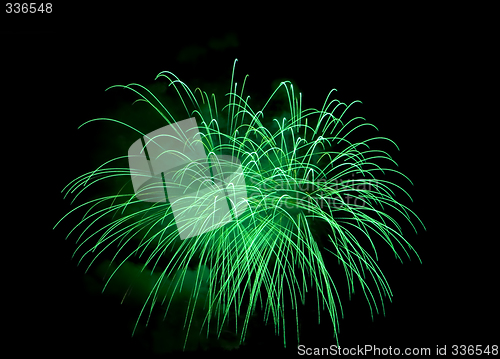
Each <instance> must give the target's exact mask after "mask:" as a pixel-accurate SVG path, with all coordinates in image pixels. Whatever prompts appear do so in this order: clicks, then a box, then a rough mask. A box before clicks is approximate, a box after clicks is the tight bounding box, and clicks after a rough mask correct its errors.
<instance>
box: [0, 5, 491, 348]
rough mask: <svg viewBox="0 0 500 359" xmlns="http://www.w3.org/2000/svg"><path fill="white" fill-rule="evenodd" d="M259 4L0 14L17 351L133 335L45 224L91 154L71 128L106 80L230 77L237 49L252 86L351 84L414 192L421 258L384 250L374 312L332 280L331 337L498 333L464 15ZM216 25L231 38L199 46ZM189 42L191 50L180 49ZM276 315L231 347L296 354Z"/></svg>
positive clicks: (347, 91) (386, 342) (117, 343)
mask: <svg viewBox="0 0 500 359" xmlns="http://www.w3.org/2000/svg"><path fill="white" fill-rule="evenodd" d="M55 5H57V4H55ZM261 10H262V11H261ZM261 10H258V11H255V13H250V12H247V11H243V10H238V9H236V8H230V9H229V10H227V11H217V10H215V9H210V8H209V9H199V8H197V7H196V6H194V5H193V8H192V9H189V10H174V9H162V8H154V7H147V6H146V5H141V6H138V8H135V7H134V8H132V7H130V8H120V9H117V8H109V9H108V8H107V9H104V8H99V9H98V8H92V9H90V8H89V7H88V6H86V7H85V8H83V4H82V6H76V5H72V6H70V5H64V6H60V7H58V6H55V7H54V14H53V16H48V15H49V14H45V15H47V16H38V17H35V16H34V15H29V16H32V17H31V18H28V16H26V17H25V18H22V14H18V15H17V18H13V17H12V16H11V17H8V18H7V20H6V21H3V26H4V31H3V32H2V48H3V50H2V53H3V54H2V63H3V65H2V72H3V76H4V84H3V87H4V92H3V96H2V103H3V106H5V108H6V111H5V117H4V118H3V121H2V122H3V123H4V126H5V132H4V140H5V141H6V142H7V143H8V144H9V145H8V146H9V148H7V147H6V148H5V152H4V153H5V158H6V162H5V163H6V164H7V168H6V169H5V170H4V171H5V172H4V173H6V174H7V181H6V185H4V191H5V193H6V194H7V196H5V198H6V200H7V199H8V200H7V201H8V202H7V203H6V208H7V213H8V218H10V216H11V215H12V220H11V219H8V220H7V221H6V224H5V228H4V236H5V237H6V238H7V239H8V240H7V242H8V243H9V247H8V248H9V249H8V250H7V249H6V250H5V252H4V257H5V259H6V260H7V262H6V263H10V264H9V265H8V269H7V270H6V272H5V273H6V278H8V279H11V280H8V281H7V283H8V285H9V288H8V289H7V290H6V292H7V295H8V296H11V297H12V299H13V303H14V304H15V306H14V307H13V308H15V309H12V311H13V312H15V313H14V317H15V322H14V323H13V324H12V328H13V330H12V331H11V332H12V333H13V334H14V335H15V336H16V337H17V338H19V339H21V341H19V342H16V343H19V344H17V350H18V351H19V352H24V351H30V352H35V353H38V354H42V353H47V354H49V355H50V354H57V353H60V354H61V353H62V354H67V355H70V356H73V355H76V354H78V353H83V352H84V353H88V354H93V353H104V352H106V353H110V354H117V355H118V354H125V353H132V352H134V351H135V350H138V349H137V343H136V342H134V341H133V340H131V339H130V332H129V331H128V328H123V327H122V323H121V322H120V317H121V316H122V315H127V314H129V315H130V313H124V311H123V310H122V309H120V308H119V307H118V308H116V305H115V303H111V302H109V303H108V302H107V299H105V298H102V300H100V299H99V298H96V297H94V296H90V295H88V294H87V293H86V291H85V289H84V285H83V281H84V275H83V273H82V270H81V269H80V268H77V267H76V262H75V261H74V260H71V259H70V257H69V256H70V253H71V251H72V249H73V247H72V243H69V242H64V239H63V238H64V236H63V235H62V234H61V233H62V232H57V231H52V227H53V225H54V224H55V222H56V221H57V220H58V219H59V218H60V217H61V216H62V215H63V214H64V213H65V212H66V211H67V206H66V205H67V203H65V202H63V201H62V198H61V195H60V190H61V188H62V187H63V186H64V185H65V184H66V183H67V182H68V181H69V180H71V179H72V178H73V177H74V176H75V175H78V174H80V173H79V167H78V166H79V163H82V162H84V161H86V159H85V158H86V157H85V156H86V151H88V146H89V139H88V137H85V136H83V135H81V134H80V133H79V132H78V131H77V129H76V128H77V126H78V125H80V124H81V123H83V122H84V121H86V120H89V119H91V118H93V117H96V116H99V115H100V114H99V113H96V111H97V109H99V108H100V106H101V104H102V103H105V102H106V101H107V100H108V98H107V97H106V93H104V89H105V88H106V87H108V86H110V85H114V84H126V83H129V82H137V83H149V82H151V81H152V80H153V79H154V76H156V74H157V73H159V72H160V71H163V70H169V71H172V72H174V73H175V74H176V75H178V76H179V77H180V78H181V79H185V81H186V82H188V83H189V80H190V79H192V81H195V80H196V79H204V81H206V82H214V81H220V80H221V79H222V80H224V81H227V85H229V79H230V75H231V69H232V66H233V62H234V59H235V58H238V65H237V70H236V73H237V75H240V76H243V75H245V74H249V75H250V77H249V80H248V89H249V90H248V92H249V93H251V92H252V91H254V92H256V93H258V95H257V96H262V97H266V96H268V95H270V92H271V89H272V86H271V84H272V81H274V80H276V79H287V78H290V79H293V80H294V81H295V82H296V83H297V84H298V85H299V87H300V90H301V91H302V92H303V95H304V101H305V102H307V104H308V106H316V107H317V106H321V105H322V104H323V100H324V98H325V96H326V94H327V93H328V91H329V90H330V89H331V88H336V89H337V90H338V98H340V99H342V100H343V101H345V102H350V101H353V100H356V99H359V100H361V101H362V102H363V105H362V106H361V107H360V108H358V110H359V111H360V112H361V113H362V115H363V117H365V118H367V119H368V121H370V122H372V123H374V124H376V125H377V127H378V128H379V130H380V132H381V134H383V135H384V136H386V137H389V138H391V139H393V140H394V141H395V142H396V143H397V144H398V145H399V146H400V152H399V153H395V159H396V161H397V162H398V163H399V164H400V170H401V171H402V172H403V173H405V174H406V175H408V176H409V177H410V178H411V179H412V181H413V182H414V185H415V186H414V187H411V186H408V187H407V188H409V192H410V194H411V195H412V197H413V198H414V203H413V204H412V205H411V208H412V209H413V210H414V211H415V212H416V213H417V214H418V215H419V216H420V218H421V219H422V221H423V222H424V224H425V225H426V227H427V231H423V230H420V231H419V234H418V235H414V234H412V233H411V231H408V237H407V239H408V241H409V242H410V243H411V244H412V245H413V246H414V247H415V249H416V250H417V252H418V253H419V255H420V257H421V259H422V262H423V263H422V264H419V263H418V262H417V261H416V258H415V257H414V256H413V257H412V261H408V260H407V259H406V260H405V261H404V262H405V263H404V264H403V265H401V264H400V263H398V262H397V261H396V260H395V259H394V258H387V259H385V261H384V263H383V265H382V269H383V270H384V273H385V274H386V277H387V279H388V281H389V283H390V285H391V288H392V290H393V294H394V298H393V302H392V303H388V302H386V315H385V317H384V316H383V315H380V314H379V315H376V316H375V318H374V321H372V320H371V318H370V314H369V310H368V306H367V304H366V301H365V299H364V296H363V295H362V294H361V293H358V294H357V295H356V296H354V298H353V299H352V301H349V300H347V299H346V298H343V300H342V303H343V305H344V315H345V318H344V319H341V320H340V333H339V340H340V344H341V346H347V347H353V346H356V345H361V346H363V345H365V344H372V345H379V346H380V347H388V346H392V347H393V348H394V347H399V348H404V347H430V348H431V349H432V350H435V348H436V345H439V346H443V345H448V351H451V345H453V344H457V345H462V344H464V345H479V344H481V345H483V346H486V345H488V344H489V345H491V344H498V329H497V328H498V307H497V304H498V295H497V294H496V290H495V288H496V287H497V285H498V283H497V282H498V280H497V277H498V269H497V266H496V260H495V258H496V257H497V255H496V254H495V246H494V242H495V241H496V240H497V239H498V234H495V232H488V231H487V230H486V228H487V227H488V225H490V224H491V221H490V218H491V217H493V216H492V214H494V213H495V211H493V210H491V209H488V208H487V207H486V206H485V205H483V204H482V202H481V201H482V200H483V199H484V196H488V192H483V190H484V189H485V186H486V187H487V185H485V183H486V182H487V180H486V178H487V177H486V176H488V175H492V172H491V171H489V170H487V168H489V167H488V166H483V165H482V164H481V162H480V160H481V159H482V158H484V157H485V155H486V154H487V153H490V154H495V153H496V152H489V151H490V150H489V149H486V148H484V147H480V145H482V141H476V140H477V139H478V138H477V137H476V135H477V133H478V132H484V131H486V132H488V130H491V127H490V126H489V123H488V122H487V121H488V118H484V117H479V116H477V111H475V109H474V106H470V103H471V101H472V100H471V93H473V92H474V89H475V88H477V87H474V86H471V85H469V82H468V81H469V79H470V77H473V76H476V75H472V73H473V72H474V71H479V70H480V67H478V66H477V65H475V64H474V65H473V64H471V63H469V62H468V61H467V59H468V58H469V57H467V56H468V55H466V54H468V53H469V52H470V50H471V49H475V47H476V42H475V41H474V40H472V41H471V40H470V39H468V36H467V35H469V32H468V30H467V29H465V30H464V25H463V24H462V23H460V21H454V20H453V16H452V14H450V13H449V12H447V11H445V10H443V11H439V12H438V11H433V12H431V13H424V12H418V11H417V10H415V9H395V11H397V13H398V16H394V12H393V13H392V15H391V14H389V12H387V11H386V10H387V9H380V8H377V9H365V11H363V14H362V15H361V14H360V13H359V11H360V9H357V11H340V10H339V9H334V8H328V9H320V8H317V9H313V10H312V11H307V12H302V11H301V9H297V11H294V12H293V13H289V12H286V11H283V12H281V11H277V12H276V13H274V12H273V14H272V15H270V14H269V12H267V11H266V10H265V9H261ZM393 10H394V9H393ZM213 13H216V14H217V15H213ZM266 14H267V15H266ZM228 36H229V38H233V39H236V41H237V46H234V47H231V46H228V47H225V48H222V49H217V48H211V47H210V46H209V44H210V43H212V44H213V41H214V39H215V40H217V39H219V40H222V39H227V38H228ZM211 41H212V42H211ZM189 48H190V49H194V50H193V51H192V52H188V54H191V55H189V56H188V55H185V57H182V54H186V49H189ZM186 56H187V57H186ZM476 108H477V107H476ZM485 121H486V122H485ZM478 122H480V123H478ZM13 146H18V147H17V148H22V149H23V151H22V152H20V151H17V152H16V151H14V150H13V148H14V147H13ZM19 146H20V147H19ZM24 149H25V150H24ZM21 154H22V155H21ZM492 163H493V162H492ZM484 171H485V172H486V173H483V172H484ZM20 178H21V179H22V180H21V181H20V180H19V179H20ZM19 184H22V185H21V186H19ZM496 212H497V211H496ZM10 226H15V228H14V229H13V230H12V232H9V231H8V228H9V227H10ZM8 233H12V234H8ZM9 238H10V239H9ZM10 244H13V245H14V249H10ZM6 248H7V247H6ZM325 319H326V317H325ZM325 321H326V320H325ZM314 322H315V318H314V320H308V319H305V320H304V322H303V324H302V325H303V326H304V327H305V328H306V329H305V330H304V344H306V345H308V346H322V347H325V346H329V345H331V344H334V341H333V339H332V338H331V336H330V335H331V333H330V332H329V330H330V329H329V327H328V325H327V323H323V324H322V325H319V326H318V325H316V324H315V323H314ZM271 329H272V328H269V329H268V330H267V331H263V332H262V334H261V337H260V338H253V339H252V340H253V341H252V342H251V343H249V344H247V345H245V346H242V347H240V349H238V350H236V351H235V352H232V353H231V355H233V354H234V355H245V354H246V353H252V354H259V355H260V353H262V352H263V351H264V350H265V351H273V352H274V351H276V352H277V353H283V354H285V355H286V356H287V357H288V356H290V357H293V356H295V355H296V354H297V349H296V347H295V346H292V347H288V348H287V349H283V348H282V347H283V345H282V340H281V338H280V337H274V336H273V334H272V330H271ZM138 354H142V355H147V354H148V353H147V352H138ZM218 354H224V353H218ZM179 355H180V354H179ZM185 355H188V354H185Z"/></svg>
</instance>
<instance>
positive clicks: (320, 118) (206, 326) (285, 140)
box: [56, 62, 421, 346]
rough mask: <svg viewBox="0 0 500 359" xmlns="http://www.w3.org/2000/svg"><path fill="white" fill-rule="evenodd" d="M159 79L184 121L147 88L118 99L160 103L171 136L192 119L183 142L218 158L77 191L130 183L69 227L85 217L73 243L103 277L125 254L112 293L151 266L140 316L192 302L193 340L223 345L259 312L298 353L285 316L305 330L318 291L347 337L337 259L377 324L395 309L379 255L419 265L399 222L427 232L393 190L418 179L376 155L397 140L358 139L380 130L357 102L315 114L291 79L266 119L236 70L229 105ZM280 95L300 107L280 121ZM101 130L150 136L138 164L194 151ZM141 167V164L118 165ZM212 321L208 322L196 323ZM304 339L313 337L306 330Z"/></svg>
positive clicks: (127, 172) (331, 103)
mask: <svg viewBox="0 0 500 359" xmlns="http://www.w3.org/2000/svg"><path fill="white" fill-rule="evenodd" d="M235 64H236V62H235ZM157 79H158V80H162V81H166V83H167V84H168V89H169V90H173V91H174V93H175V94H176V97H177V98H178V100H179V104H181V106H182V108H183V111H185V112H184V114H183V115H181V116H183V117H179V114H176V115H174V114H173V113H172V111H171V110H170V109H169V108H168V106H166V105H165V104H164V103H163V102H162V101H160V100H159V98H158V97H157V96H156V95H155V94H154V93H153V92H151V91H150V90H148V89H147V88H146V87H143V86H141V85H139V84H129V85H126V86H123V85H117V86H112V88H123V89H127V90H130V91H132V92H133V93H135V94H136V95H137V96H138V100H137V101H139V102H145V103H147V104H148V106H151V107H152V108H153V109H154V110H155V112H157V113H158V114H159V115H160V116H161V117H162V118H163V120H164V123H158V127H161V126H171V128H175V126H176V124H179V123H180V122H181V121H186V119H190V121H191V122H189V123H190V124H191V125H190V127H189V128H188V129H187V131H186V129H185V128H184V132H183V134H182V136H185V137H182V142H183V143H184V144H185V146H187V147H193V146H198V148H199V145H200V144H201V145H202V149H203V150H204V152H203V153H205V154H206V160H203V161H201V162H200V161H195V160H189V161H187V163H186V158H184V163H185V165H183V166H171V168H173V169H172V170H171V171H170V173H169V174H167V173H164V172H162V173H161V174H160V175H159V176H158V177H157V178H156V180H155V181H152V182H150V183H149V184H147V185H145V186H142V187H141V186H136V185H135V184H134V178H135V179H138V178H139V179H140V178H141V177H142V178H144V181H145V180H146V179H147V178H146V177H147V174H145V173H144V172H141V171H139V170H136V169H135V168H134V166H131V165H130V164H132V161H133V160H132V159H131V158H132V157H133V156H131V155H130V154H129V155H128V156H127V154H123V156H120V157H118V158H111V159H110V160H109V161H106V162H105V163H104V164H103V165H102V166H100V167H98V168H97V169H95V170H93V171H91V172H88V173H85V174H83V175H81V176H80V177H78V178H76V179H74V180H73V181H72V182H71V183H69V184H68V185H67V186H66V187H65V188H64V190H63V193H64V194H65V197H66V196H73V202H74V201H75V200H77V199H78V198H79V197H80V195H81V194H82V193H83V192H84V191H86V190H87V189H88V188H89V187H94V186H99V185H100V184H103V183H104V182H105V181H116V180H117V179H118V180H119V181H121V182H120V183H122V186H121V188H120V189H119V190H117V191H115V192H114V193H110V194H109V195H103V196H98V197H97V198H93V199H91V200H89V201H84V203H82V204H79V205H78V206H76V207H75V208H74V209H73V210H71V211H70V212H69V213H68V214H67V215H66V216H64V217H63V219H65V218H66V217H71V216H75V217H77V218H78V221H77V224H76V225H75V226H74V228H73V229H72V230H71V231H70V233H69V234H68V237H69V236H70V235H71V236H75V237H76V238H77V239H76V242H77V249H76V251H75V254H78V255H79V258H80V261H82V260H83V259H84V258H90V260H89V267H90V266H92V265H95V263H96V260H97V258H99V257H100V256H104V255H105V253H106V254H109V253H111V257H110V260H109V261H108V262H106V263H107V268H108V270H107V273H108V274H107V276H106V277H107V283H106V285H105V288H104V290H105V289H106V286H107V285H108V283H109V282H110V281H111V280H112V278H113V277H114V276H115V275H116V273H118V272H119V271H120V268H121V269H123V268H126V267H127V265H129V264H128V263H129V261H131V260H132V259H134V258H141V261H142V262H141V263H142V267H141V272H143V273H146V274H147V275H145V276H144V275H143V276H141V278H142V279H141V281H148V283H149V284H148V287H147V288H149V289H148V294H147V296H146V297H145V298H143V299H144V301H143V304H142V310H141V311H140V313H139V315H138V317H139V318H141V317H143V318H144V317H146V318H150V317H151V316H152V315H153V313H154V312H153V308H154V307H155V306H157V307H160V308H162V311H163V315H164V316H165V318H168V317H169V315H172V314H170V313H171V312H172V306H173V304H172V303H174V302H176V300H178V297H179V295H180V294H179V293H184V297H183V298H184V299H183V300H184V302H185V319H184V326H185V330H186V339H185V340H186V342H187V340H188V337H189V336H192V335H195V336H203V335H205V336H208V335H217V336H220V335H221V334H222V333H223V332H224V331H227V330H231V331H233V332H234V334H235V335H237V337H238V340H239V341H240V342H243V341H244V340H245V336H246V331H247V328H248V325H249V322H250V320H251V319H252V317H253V314H254V312H255V310H256V308H258V307H259V308H263V313H264V317H265V320H266V321H268V320H269V321H271V322H272V323H274V326H275V330H276V332H277V333H280V334H281V335H282V336H283V340H284V345H285V346H286V333H285V332H284V329H285V311H286V310H290V309H291V310H293V311H295V313H296V314H297V315H296V318H297V319H296V321H297V327H298V307H299V305H300V304H304V302H305V301H306V297H307V292H308V291H311V289H312V290H313V291H314V292H315V293H316V295H315V297H316V298H317V300H318V309H320V308H322V309H324V310H325V312H326V313H327V315H328V316H329V318H330V320H331V323H332V325H333V330H334V333H336V332H337V329H338V323H339V321H338V320H339V317H341V316H342V307H341V304H340V299H341V298H340V297H339V294H338V291H337V286H338V285H339V283H335V282H334V280H333V278H332V275H331V268H327V266H326V265H325V260H324V256H332V258H335V262H336V263H338V265H339V266H338V270H341V271H343V272H345V276H346V278H347V283H348V288H349V293H351V292H354V286H355V285H356V286H360V287H361V289H362V291H363V293H364V295H365V297H366V299H367V301H368V303H369V306H370V310H372V313H373V312H378V311H379V306H381V307H382V308H383V300H384V297H388V298H389V299H390V298H391V296H392V293H391V290H390V287H389V284H388V283H387V281H386V279H385V277H384V275H383V273H382V272H381V270H380V269H379V267H378V265H377V261H378V258H377V249H376V246H378V245H380V244H383V243H384V242H385V244H386V245H388V246H389V247H390V248H391V249H392V250H393V251H394V253H395V255H396V257H397V258H400V257H399V254H398V253H399V252H400V251H403V252H404V253H405V254H406V255H407V256H409V254H410V252H414V250H413V248H412V247H411V245H410V244H408V243H407V242H406V240H405V239H404V237H403V233H402V228H401V226H400V224H398V221H397V220H396V218H395V217H398V218H401V219H404V220H405V221H408V222H409V223H410V224H412V223H413V222H415V221H416V222H419V223H420V224H421V222H420V220H419V219H418V217H417V216H416V215H415V214H414V213H413V212H412V211H411V210H410V209H409V208H407V207H406V206H405V205H403V204H402V203H400V202H398V201H397V200H396V199H395V191H401V192H403V193H405V194H407V193H406V192H405V191H404V189H403V188H402V187H401V186H399V185H397V184H396V183H394V182H391V181H389V180H386V179H384V178H385V174H387V173H389V172H393V173H396V174H397V175H399V176H402V178H406V177H405V176H404V175H403V174H401V173H400V172H398V171H397V170H395V169H394V167H395V166H396V164H395V162H394V160H393V159H392V158H391V156H390V155H389V153H387V152H386V151H382V150H377V149H376V145H377V143H380V142H387V143H390V144H391V145H394V148H395V149H397V146H396V145H395V144H394V143H393V142H392V141H391V140H389V139H387V138H383V137H370V138H367V139H366V140H362V141H358V140H352V139H351V138H355V137H356V136H355V134H356V133H359V132H360V131H361V129H362V128H375V126H374V125H372V124H369V123H367V122H366V121H365V120H364V119H363V118H361V117H355V118H347V115H346V113H347V111H348V109H349V108H350V107H351V106H352V105H353V104H354V103H356V102H357V101H355V102H353V103H351V104H349V105H347V104H345V103H342V102H340V101H338V100H336V99H333V98H332V95H333V94H334V93H335V92H334V91H333V90H332V91H331V92H330V93H329V94H328V96H327V97H326V100H325V102H324V104H323V106H322V107H321V109H303V108H302V95H301V94H298V93H296V92H295V90H294V87H293V85H292V84H291V83H290V82H282V83H281V84H280V85H279V86H278V87H277V88H276V90H275V91H274V93H273V94H272V95H271V96H270V98H269V100H268V101H267V102H266V103H265V104H264V106H262V107H261V108H260V109H259V110H258V111H257V110H254V109H253V108H252V107H251V106H250V98H249V97H246V95H245V94H244V88H245V82H246V78H245V81H243V85H242V86H241V89H239V88H238V84H237V83H236V82H235V81H234V67H233V77H232V79H231V84H230V91H229V93H227V94H226V97H225V99H226V100H227V103H226V104H224V105H223V106H221V107H219V106H220V104H219V103H218V102H217V101H218V100H217V99H216V96H215V95H213V94H212V95H209V94H207V93H206V92H204V91H202V90H200V89H196V90H195V91H191V90H190V89H189V87H188V86H187V85H186V84H184V83H183V82H182V81H180V80H179V79H178V78H177V77H176V76H175V75H174V74H172V73H171V72H161V73H160V74H159V75H158V76H157ZM279 93H280V94H282V95H283V96H284V98H285V99H286V102H285V103H286V108H284V109H283V110H282V111H281V113H280V114H278V115H277V116H276V117H274V116H272V115H273V114H269V113H268V111H267V110H268V109H269V108H270V104H271V103H272V102H273V101H274V100H275V99H276V96H277V94H279ZM95 121H111V122H114V123H117V124H119V125H121V126H126V127H127V128H129V129H131V130H132V131H134V132H135V133H136V134H137V136H140V137H141V139H144V140H142V142H140V141H139V142H138V146H139V148H140V152H139V154H138V157H139V158H142V157H144V158H146V160H147V161H149V163H166V162H168V161H172V158H175V156H176V155H177V157H182V153H185V151H184V152H183V151H180V150H179V149H178V148H177V149H175V150H173V149H169V148H165V149H164V151H160V152H159V153H157V154H156V155H153V154H152V153H147V152H148V151H147V150H148V149H150V148H151V147H148V144H149V143H153V142H155V141H156V142H158V143H159V141H158V139H159V137H158V136H151V135H150V134H146V133H143V132H141V129H140V128H139V126H132V125H130V124H128V123H125V122H122V121H120V120H118V119H110V118H96V119H93V120H90V121H88V122H86V123H84V124H83V125H82V126H84V125H88V124H89V123H92V122H95ZM184 123H187V122H184ZM178 132H179V133H180V132H182V131H178ZM363 133H364V131H363ZM148 136H149V137H148ZM179 139H180V137H179V138H178V139H177V140H179ZM172 141H174V140H172ZM130 145H132V143H130ZM149 152H151V150H150V151H149ZM141 156H142V157H141ZM127 159H128V160H129V166H128V167H126V166H121V167H117V166H116V165H114V164H115V163H119V162H120V161H123V160H127ZM406 179H407V178H406ZM144 181H142V182H144ZM408 181H409V180H408ZM113 183H115V182H113ZM193 186H194V187H193ZM173 187H176V191H173V190H172V188H173ZM174 193H175V194H174ZM193 193H194V194H193ZM221 193H222V196H221V195H220V194H221ZM158 194H160V195H158ZM155 196H156V197H155ZM162 196H164V197H163V198H161V197H162ZM186 199H187V200H186ZM224 208H227V209H229V210H224ZM63 219H61V220H63ZM58 224H59V222H58ZM58 224H56V226H57V225H58ZM412 226H413V224H412ZM413 228H415V227H414V226H413ZM319 232H321V233H319ZM415 254H416V253H415ZM417 258H418V256H417ZM200 313H202V314H201V318H202V320H201V322H199V323H198V322H197V323H196V324H195V321H199V319H198V318H200ZM372 315H373V314H372ZM148 320H149V319H148ZM137 323H139V319H138V320H137ZM137 323H136V325H137ZM296 335H297V340H299V332H298V330H297V333H296ZM186 342H185V343H184V345H186Z"/></svg>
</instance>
